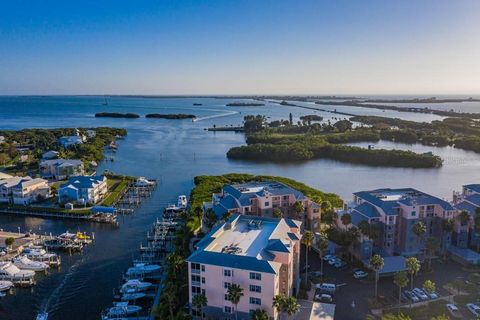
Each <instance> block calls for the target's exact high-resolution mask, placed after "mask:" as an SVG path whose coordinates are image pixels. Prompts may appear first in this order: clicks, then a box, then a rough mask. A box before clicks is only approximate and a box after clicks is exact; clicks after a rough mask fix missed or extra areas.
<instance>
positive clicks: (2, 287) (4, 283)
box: [0, 280, 14, 292]
mask: <svg viewBox="0 0 480 320" xmlns="http://www.w3.org/2000/svg"><path fill="white" fill-rule="evenodd" d="M13 287H14V284H13V282H12V281H8V280H1V281H0V292H4V291H8V290H10V289H12V288H13Z"/></svg>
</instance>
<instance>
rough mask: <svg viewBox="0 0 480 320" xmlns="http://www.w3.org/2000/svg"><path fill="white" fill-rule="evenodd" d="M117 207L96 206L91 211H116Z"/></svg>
mask: <svg viewBox="0 0 480 320" xmlns="http://www.w3.org/2000/svg"><path fill="white" fill-rule="evenodd" d="M116 210H117V209H115V207H103V206H94V207H92V209H90V211H92V212H94V213H115V212H116Z"/></svg>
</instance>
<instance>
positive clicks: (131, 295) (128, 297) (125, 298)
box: [122, 292, 146, 301]
mask: <svg viewBox="0 0 480 320" xmlns="http://www.w3.org/2000/svg"><path fill="white" fill-rule="evenodd" d="M145 296H146V294H145V293H143V292H134V293H125V294H124V295H123V296H122V301H135V300H138V299H142V298H145Z"/></svg>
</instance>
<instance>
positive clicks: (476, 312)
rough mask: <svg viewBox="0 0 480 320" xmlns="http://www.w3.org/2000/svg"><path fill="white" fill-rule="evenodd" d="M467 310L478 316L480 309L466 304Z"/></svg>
mask: <svg viewBox="0 0 480 320" xmlns="http://www.w3.org/2000/svg"><path fill="white" fill-rule="evenodd" d="M467 309H468V310H469V311H470V312H471V313H472V314H473V315H474V316H475V317H479V316H480V307H479V306H478V305H476V304H474V303H467Z"/></svg>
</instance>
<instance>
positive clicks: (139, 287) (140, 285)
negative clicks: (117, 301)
mask: <svg viewBox="0 0 480 320" xmlns="http://www.w3.org/2000/svg"><path fill="white" fill-rule="evenodd" d="M152 286H153V285H152V284H151V283H150V282H143V281H140V280H138V279H132V280H128V281H127V282H125V284H124V285H123V286H122V288H121V289H120V292H122V293H135V292H140V291H145V290H148V289H150V288H151V287H152Z"/></svg>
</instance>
